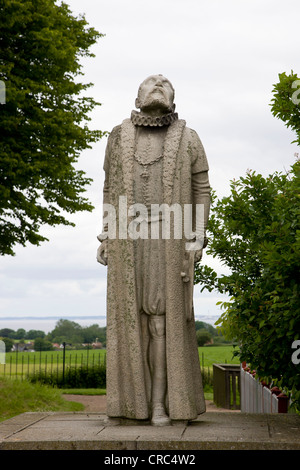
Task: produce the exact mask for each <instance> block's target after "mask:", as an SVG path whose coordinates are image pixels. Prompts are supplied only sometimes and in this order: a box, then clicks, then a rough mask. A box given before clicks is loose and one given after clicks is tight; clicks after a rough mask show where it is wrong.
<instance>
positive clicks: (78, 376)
mask: <svg viewBox="0 0 300 470" xmlns="http://www.w3.org/2000/svg"><path fill="white" fill-rule="evenodd" d="M28 379H29V381H30V382H31V383H42V384H47V385H52V386H53V387H58V388H105V387H106V366H105V365H103V364H102V365H99V366H93V367H91V366H90V367H88V366H82V367H68V368H66V370H65V373H64V374H63V371H62V370H60V371H59V372H57V371H56V372H54V373H45V372H43V371H39V372H36V373H34V374H32V375H29V377H28Z"/></svg>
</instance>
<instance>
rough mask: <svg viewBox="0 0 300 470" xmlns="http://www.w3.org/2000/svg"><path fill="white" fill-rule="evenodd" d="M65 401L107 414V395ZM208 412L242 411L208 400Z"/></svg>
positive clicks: (76, 396) (70, 396)
mask: <svg viewBox="0 0 300 470" xmlns="http://www.w3.org/2000/svg"><path fill="white" fill-rule="evenodd" d="M63 397H64V399H65V400H69V401H76V402H79V403H82V404H83V405H84V411H89V412H91V413H92V412H96V413H97V412H98V413H105V412H106V395H69V394H66V395H63ZM206 411H218V412H220V411H225V412H228V411H230V412H233V413H236V412H240V410H227V409H225V408H218V407H217V406H216V405H215V404H214V403H213V402H212V401H210V400H206Z"/></svg>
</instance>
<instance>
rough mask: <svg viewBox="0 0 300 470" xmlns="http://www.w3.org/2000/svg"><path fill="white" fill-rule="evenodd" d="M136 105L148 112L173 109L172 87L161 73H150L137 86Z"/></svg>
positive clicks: (165, 111) (164, 111)
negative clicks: (138, 86)
mask: <svg viewBox="0 0 300 470" xmlns="http://www.w3.org/2000/svg"><path fill="white" fill-rule="evenodd" d="M136 107H137V108H140V109H141V110H142V111H143V112H145V113H149V114H155V113H159V114H165V113H167V112H170V111H173V110H174V108H175V106H174V89H173V86H172V84H171V83H170V81H169V80H168V79H167V78H165V77H164V76H163V75H151V76H150V77H148V78H146V80H144V82H143V83H142V84H141V86H140V88H139V93H138V97H137V99H136Z"/></svg>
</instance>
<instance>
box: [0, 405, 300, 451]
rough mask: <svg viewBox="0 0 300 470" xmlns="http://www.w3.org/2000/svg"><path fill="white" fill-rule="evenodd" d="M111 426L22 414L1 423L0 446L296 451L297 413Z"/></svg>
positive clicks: (299, 445)
mask: <svg viewBox="0 0 300 470" xmlns="http://www.w3.org/2000/svg"><path fill="white" fill-rule="evenodd" d="M128 424H129V423H128V420H127V422H126V423H125V422H123V423H122V422H120V423H115V425H111V423H109V420H107V416H106V415H105V414H101V413H84V412H80V413H24V414H21V415H19V416H16V417H14V418H12V419H9V420H6V421H3V422H2V423H0V450H116V451H117V450H132V451H136V450H141V451H142V450H157V451H158V450H161V451H162V450H175V451H178V450H182V451H189V450H300V417H299V416H298V415H290V414H247V413H230V412H229V413H226V412H225V413H224V412H221V413H219V412H211V413H209V412H207V413H205V414H203V415H201V416H199V418H198V419H197V420H195V421H193V422H185V421H180V422H173V423H172V425H171V426H165V427H155V426H151V425H150V424H149V423H139V422H135V423H133V422H131V423H130V424H131V425H128Z"/></svg>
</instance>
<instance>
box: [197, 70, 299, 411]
mask: <svg viewBox="0 0 300 470" xmlns="http://www.w3.org/2000/svg"><path fill="white" fill-rule="evenodd" d="M293 79H294V77H293ZM293 81H294V80H293ZM288 83H290V81H289V82H288ZM280 86H281V85H280ZM278 88H279V87H275V90H276V93H277V91H278ZM293 91H295V90H293ZM276 93H275V96H276ZM275 108H276V110H277V111H275ZM279 109H280V103H278V102H276V103H275V102H274V107H273V112H274V114H277V113H278V112H279ZM297 112H298V111H297ZM297 112H296V111H295V115H297ZM291 119H292V117H291V116H290V120H291ZM293 122H296V121H293ZM294 130H297V134H298V135H300V121H299V124H295V129H294ZM230 189H231V192H230V196H228V197H224V198H222V199H221V200H218V199H217V197H216V195H215V194H214V195H213V204H212V212H211V217H210V220H209V226H208V232H209V237H210V242H209V244H208V248H207V252H208V254H210V255H212V256H213V257H217V258H218V259H219V260H221V262H222V264H223V265H224V266H225V267H226V270H229V274H221V275H220V274H218V273H217V272H215V271H214V270H213V269H212V268H210V267H209V266H205V265H201V264H199V265H198V266H197V267H196V270H195V283H196V284H197V283H199V284H201V285H202V290H203V289H207V290H209V291H212V290H214V289H215V290H217V291H218V292H220V293H224V294H228V295H229V298H230V300H229V301H228V302H223V303H221V302H220V304H222V307H223V308H224V313H223V314H222V315H221V317H220V319H219V321H218V325H219V327H220V328H221V331H222V332H223V334H224V335H225V336H226V337H227V338H228V339H231V340H233V341H236V342H237V343H238V345H239V349H238V350H237V351H236V354H237V355H239V357H240V360H241V361H246V362H247V363H249V364H250V365H251V367H252V368H254V369H256V370H257V373H258V375H259V376H260V377H268V378H269V379H272V380H273V381H275V382H277V383H278V384H279V385H280V386H282V387H285V388H286V390H288V391H290V392H291V393H292V397H293V400H294V401H295V402H298V406H299V409H300V374H299V365H298V364H295V363H293V361H292V354H293V349H292V347H293V346H292V345H293V342H294V341H296V340H299V339H300V302H299V298H300V287H299V279H300V226H299V217H300V161H299V160H297V161H296V162H295V163H294V165H292V166H291V168H290V171H289V172H288V173H286V174H282V173H277V172H275V173H274V174H272V175H269V176H268V177H263V176H262V175H260V174H257V173H256V172H255V171H253V170H249V171H248V172H247V174H246V176H245V177H241V178H239V180H237V181H232V182H231V184H230ZM228 268H229V269H228Z"/></svg>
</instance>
